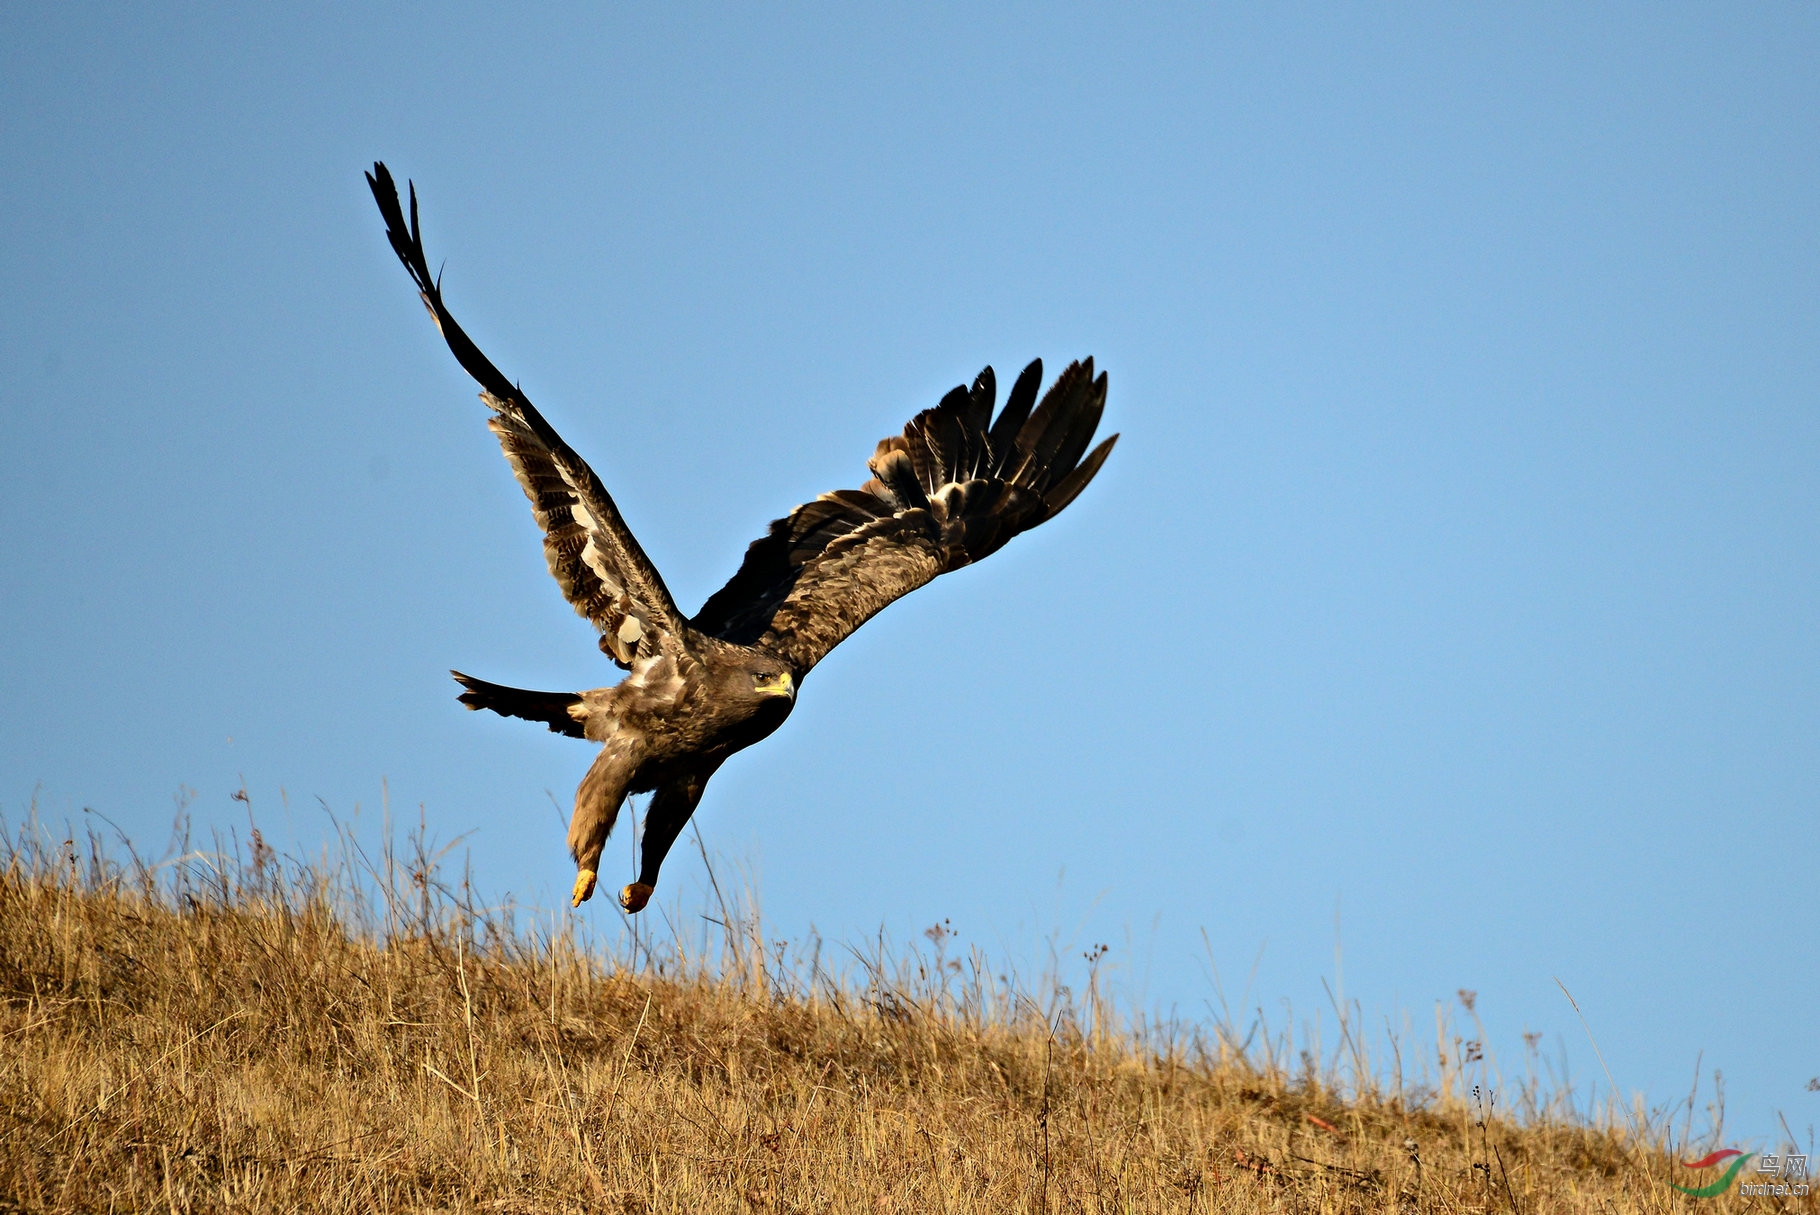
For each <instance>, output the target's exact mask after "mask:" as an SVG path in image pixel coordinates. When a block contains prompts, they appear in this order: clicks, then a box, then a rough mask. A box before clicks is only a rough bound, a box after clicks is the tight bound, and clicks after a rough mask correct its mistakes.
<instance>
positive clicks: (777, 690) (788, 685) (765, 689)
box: [752, 671, 796, 696]
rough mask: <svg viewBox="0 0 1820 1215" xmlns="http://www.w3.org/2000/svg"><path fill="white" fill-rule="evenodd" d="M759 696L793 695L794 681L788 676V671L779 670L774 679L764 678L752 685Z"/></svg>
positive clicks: (794, 689)
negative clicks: (764, 679)
mask: <svg viewBox="0 0 1820 1215" xmlns="http://www.w3.org/2000/svg"><path fill="white" fill-rule="evenodd" d="M752 686H753V688H754V689H755V690H756V691H757V692H758V693H759V695H761V696H795V695H796V681H795V680H793V679H791V678H790V672H788V671H781V672H779V673H778V676H777V678H776V679H771V680H766V681H764V682H761V683H756V684H753V685H752Z"/></svg>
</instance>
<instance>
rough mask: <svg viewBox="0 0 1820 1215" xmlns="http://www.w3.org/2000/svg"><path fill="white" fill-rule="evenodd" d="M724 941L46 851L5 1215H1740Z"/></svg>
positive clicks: (1349, 1086)
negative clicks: (654, 943) (587, 941)
mask: <svg viewBox="0 0 1820 1215" xmlns="http://www.w3.org/2000/svg"><path fill="white" fill-rule="evenodd" d="M344 843H345V841H344ZM349 858H351V859H349ZM727 919H728V922H729V923H732V924H734V925H735V927H732V928H729V929H728V930H727V932H726V934H725V936H724V937H723V938H722V939H721V941H720V943H719V946H718V948H717V952H716V956H715V957H713V958H702V957H699V956H694V955H691V954H690V953H688V952H687V951H684V950H683V949H681V948H680V946H678V945H677V944H676V943H675V942H674V941H672V942H671V943H670V944H669V945H668V946H667V947H666V948H665V950H663V951H662V952H659V951H656V950H654V949H653V948H651V947H650V946H649V944H648V943H642V942H641V943H635V944H634V945H632V946H630V947H628V948H627V949H623V950H620V951H618V952H619V953H620V954H621V955H622V956H618V957H614V956H609V955H608V953H607V952H606V951H601V950H597V949H589V948H585V947H584V946H583V943H581V942H578V941H577V939H576V938H575V936H574V935H573V931H572V929H571V927H570V925H571V924H572V923H573V922H574V921H572V920H571V919H570V918H569V917H568V916H566V915H562V916H548V915H545V916H544V917H542V920H541V921H540V922H547V923H550V924H553V925H555V927H554V929H553V930H551V929H545V930H538V929H536V928H532V929H522V928H517V927H515V926H514V922H513V919H512V917H511V916H510V915H509V914H506V913H498V912H495V913H490V914H489V913H484V912H482V911H481V910H479V909H477V908H475V907H474V906H473V905H472V904H471V902H470V901H469V900H468V899H467V897H466V895H465V889H464V888H462V887H456V888H455V889H447V888H445V887H443V886H442V885H440V884H439V880H438V878H437V875H436V873H435V871H434V868H433V866H432V865H430V864H429V863H428V862H427V860H426V859H425V858H424V857H423V856H422V855H421V852H419V854H417V855H416V856H412V857H409V858H399V857H394V856H391V855H389V854H387V855H382V856H381V857H380V858H379V859H378V860H377V861H375V862H373V863H371V864H368V863H367V862H366V861H364V860H363V859H362V858H361V855H360V853H359V852H358V849H356V848H354V847H353V846H352V845H351V844H346V850H345V852H344V855H343V858H342V859H341V860H340V861H338V862H337V863H336V864H335V865H334V866H332V867H330V868H327V869H325V868H324V867H322V866H316V867H309V868H306V867H300V866H297V865H286V864H281V863H279V862H278V861H277V859H276V858H274V857H273V856H272V855H271V854H270V851H269V850H268V849H266V847H265V846H264V844H263V843H262V842H260V841H259V840H258V838H257V836H256V835H255V836H254V842H253V846H252V849H251V855H250V857H243V858H242V859H240V860H234V859H233V856H232V853H231V852H230V856H229V861H228V862H224V861H222V860H221V859H220V858H219V856H217V855H215V854H210V855H208V856H203V855H200V854H196V853H187V854H186V855H185V856H182V857H180V858H179V859H178V860H177V861H176V862H175V863H170V864H167V865H165V866H162V867H153V866H147V865H144V864H142V863H139V862H138V861H136V860H129V861H128V862H127V863H126V864H124V865H115V864H112V863H110V862H108V861H107V860H106V859H105V857H104V855H103V851H102V850H101V849H100V848H99V847H97V846H96V842H95V841H94V840H93V839H92V838H91V839H89V840H87V841H74V840H64V839H61V838H60V837H59V836H49V837H47V836H45V835H43V834H42V832H41V831H40V830H39V829H38V828H37V827H36V825H35V823H28V824H27V825H26V827H25V828H23V829H22V830H20V831H18V832H16V833H14V834H13V835H12V836H11V837H10V838H8V839H6V840H5V841H4V852H3V853H0V997H3V998H4V1005H3V1006H0V1044H3V1045H0V1115H3V1117H0V1210H14V1209H18V1210H30V1211H56V1212H63V1211H102V1210H107V1211H114V1210H121V1211H129V1210H130V1211H151V1210H157V1211H167V1210H168V1211H172V1212H190V1211H195V1212H201V1211H236V1210H248V1211H280V1210H309V1211H324V1212H339V1211H349V1212H355V1211H358V1212H367V1211H407V1210H460V1211H588V1212H596V1211H608V1212H622V1211H623V1212H658V1211H662V1212H670V1211H677V1212H695V1211H742V1212H746V1211H759V1212H774V1211H775V1212H792V1211H865V1212H889V1211H899V1212H949V1213H953V1215H960V1213H961V1212H1037V1211H1042V1212H1047V1211H1076V1210H1079V1211H1092V1212H1100V1211H1182V1212H1217V1211H1254V1210H1297V1211H1301V1210H1306V1211H1348V1212H1350V1211H1391V1212H1405V1211H1407V1212H1426V1211H1437V1212H1438V1211H1474V1212H1478V1211H1504V1210H1510V1211H1515V1212H1521V1213H1523V1215H1529V1213H1531V1212H1535V1213H1538V1215H1539V1213H1542V1212H1551V1211H1563V1210H1572V1211H1580V1210H1587V1211H1601V1212H1613V1213H1630V1212H1642V1211H1667V1210H1675V1209H1684V1208H1692V1207H1697V1206H1700V1205H1708V1206H1714V1207H1716V1208H1719V1209H1724V1208H1730V1207H1732V1206H1735V1205H1738V1203H1739V1201H1740V1200H1737V1199H1734V1198H1727V1199H1721V1200H1717V1201H1716V1202H1714V1203H1706V1204H1701V1203H1697V1202H1694V1201H1692V1200H1688V1199H1685V1198H1682V1197H1681V1196H1680V1195H1678V1194H1676V1193H1674V1191H1672V1190H1671V1189H1670V1188H1669V1186H1668V1185H1667V1184H1666V1180H1665V1179H1666V1178H1668V1177H1669V1175H1670V1167H1671V1166H1670V1163H1669V1157H1668V1156H1667V1155H1665V1148H1666V1147H1667V1146H1668V1145H1667V1143H1666V1141H1665V1140H1664V1138H1663V1132H1662V1131H1661V1130H1660V1129H1659V1124H1660V1119H1658V1120H1657V1125H1656V1129H1651V1130H1649V1131H1647V1132H1646V1133H1643V1134H1635V1133H1633V1134H1629V1135H1626V1134H1625V1133H1623V1132H1622V1131H1621V1130H1619V1129H1614V1128H1611V1127H1608V1128H1606V1129H1599V1128H1597V1127H1595V1126H1593V1125H1590V1124H1589V1123H1588V1121H1587V1120H1586V1119H1584V1118H1576V1117H1574V1116H1573V1115H1572V1114H1571V1112H1569V1111H1568V1109H1567V1107H1565V1106H1562V1105H1560V1104H1559V1103H1557V1105H1556V1107H1554V1108H1553V1109H1550V1108H1548V1107H1546V1106H1538V1104H1537V1102H1536V1097H1537V1094H1536V1092H1535V1091H1534V1089H1533V1087H1532V1088H1529V1089H1527V1090H1520V1091H1519V1093H1518V1096H1517V1101H1516V1104H1517V1105H1518V1106H1519V1108H1520V1109H1522V1110H1525V1111H1526V1112H1524V1113H1523V1114H1521V1115H1520V1116H1519V1117H1518V1118H1516V1119H1514V1120H1513V1119H1511V1118H1507V1117H1504V1116H1502V1115H1499V1116H1496V1117H1482V1115H1484V1114H1486V1113H1487V1112H1488V1111H1487V1109H1486V1108H1485V1107H1483V1106H1482V1105H1480V1104H1478V1103H1475V1101H1474V1100H1473V1097H1472V1090H1471V1089H1470V1087H1469V1081H1470V1080H1471V1079H1472V1078H1473V1077H1472V1075H1471V1074H1470V1073H1462V1072H1460V1071H1459V1070H1458V1067H1457V1066H1456V1068H1455V1069H1454V1070H1453V1071H1452V1072H1451V1073H1449V1072H1445V1071H1444V1072H1443V1074H1442V1075H1441V1076H1440V1077H1439V1079H1438V1081H1437V1082H1436V1083H1435V1084H1433V1085H1431V1086H1429V1087H1427V1088H1424V1089H1421V1090H1414V1089H1406V1088H1404V1086H1403V1085H1402V1083H1401V1082H1400V1081H1399V1082H1396V1083H1394V1084H1393V1083H1389V1082H1384V1083H1378V1082H1373V1081H1370V1080H1369V1079H1366V1080H1364V1081H1363V1082H1361V1080H1360V1078H1359V1076H1358V1075H1357V1074H1356V1072H1357V1070H1358V1067H1357V1066H1356V1065H1359V1064H1360V1063H1361V1060H1360V1059H1359V1057H1358V1056H1357V1054H1356V1052H1352V1051H1351V1049H1350V1047H1351V1045H1352V1035H1351V1033H1350V1032H1349V1031H1348V1030H1347V1029H1346V1027H1345V1026H1344V1025H1343V1026H1342V1037H1343V1038H1344V1039H1345V1041H1346V1043H1347V1046H1346V1047H1345V1048H1343V1049H1342V1050H1341V1051H1340V1052H1338V1053H1337V1054H1336V1058H1335V1061H1334V1062H1333V1063H1331V1064H1328V1065H1326V1066H1325V1067H1323V1066H1321V1065H1319V1063H1318V1061H1317V1060H1316V1059H1315V1057H1314V1056H1312V1055H1310V1056H1306V1057H1305V1063H1304V1065H1303V1066H1301V1067H1299V1068H1297V1069H1296V1071H1295V1072H1294V1073H1293V1074H1292V1073H1291V1071H1290V1070H1289V1069H1288V1068H1287V1067H1286V1066H1285V1065H1284V1062H1283V1061H1284V1060H1287V1058H1288V1049H1289V1041H1288V1039H1287V1038H1284V1039H1281V1040H1280V1041H1278V1042H1275V1043H1272V1044H1270V1045H1266V1046H1263V1047H1256V1046H1254V1047H1253V1048H1251V1049H1248V1050H1240V1049H1239V1048H1238V1044H1237V1043H1236V1042H1235V1041H1234V1040H1233V1038H1234V1035H1233V1034H1232V1033H1231V1032H1230V1027H1229V1026H1218V1025H1216V1026H1213V1027H1209V1028H1208V1029H1207V1030H1206V1031H1205V1032H1200V1033H1197V1032H1190V1031H1185V1030H1179V1029H1178V1030H1170V1031H1163V1030H1157V1029H1155V1028H1152V1029H1149V1030H1143V1031H1140V1030H1134V1029H1131V1028H1128V1027H1127V1028H1123V1029H1121V1028H1119V1027H1118V1026H1116V1025H1115V1024H1114V1022H1113V1019H1112V1018H1111V1017H1110V1016H1109V1014H1108V1012H1107V1010H1106V1009H1105V1008H1104V1007H1103V1006H1102V1005H1101V1002H1100V1000H1099V998H1098V996H1097V993H1096V991H1095V990H1094V988H1093V986H1092V985H1089V988H1088V992H1087V996H1086V997H1085V998H1084V999H1083V1000H1082V1001H1080V1002H1078V1004H1076V1003H1074V1002H1070V1001H1068V1000H1067V999H1066V998H1065V996H1064V997H1063V998H1060V999H1058V998H1057V997H1056V995H1055V993H1054V992H1051V994H1050V996H1049V998H1048V1000H1047V1002H1038V1001H1033V1000H1032V999H1030V998H1029V997H1028V996H1025V995H1020V994H1018V993H1014V992H1009V991H1006V990H1004V989H1003V987H1002V986H998V985H995V984H994V983H993V982H992V981H991V976H990V974H989V973H986V972H985V971H984V970H983V969H982V968H980V967H978V966H975V967H973V968H972V969H971V971H970V972H969V971H968V969H967V968H965V967H957V966H956V965H955V964H954V963H952V962H950V961H949V960H948V959H947V958H946V957H945V956H944V955H943V954H942V946H943V944H944V942H943V940H942V939H941V934H940V933H939V932H938V933H936V934H935V937H934V938H933V944H934V947H935V952H934V954H933V955H932V954H931V953H930V951H928V950H923V951H920V952H919V951H914V950H913V951H907V952H905V953H903V954H902V955H901V956H899V957H898V958H897V959H896V960H895V961H887V960H886V959H884V958H883V957H881V956H874V957H872V958H871V959H869V960H868V961H866V962H864V963H863V964H861V965H860V966H859V967H858V969H857V971H856V973H857V977H849V978H847V979H844V980H842V979H836V978H831V977H829V976H828V975H827V974H826V973H825V972H823V971H822V970H821V969H820V968H819V966H813V967H811V968H810V972H809V974H808V975H807V976H806V977H805V976H804V975H803V974H801V973H800V970H796V971H792V970H791V969H790V968H788V967H785V966H783V965H782V964H781V962H779V961H777V960H776V959H775V958H773V959H772V960H771V961H770V962H769V963H767V961H766V957H767V955H766V952H765V949H764V944H763V942H761V941H760V940H759V938H758V936H757V934H756V931H755V930H754V929H753V928H752V927H751V925H750V921H746V922H744V924H743V925H741V923H740V921H738V920H737V919H736V918H735V917H727ZM634 961H636V963H637V964H636V965H634V964H633V962H634ZM957 972H958V973H957ZM1441 1032H1442V1037H1443V1040H1444V1041H1445V1038H1446V1033H1447V1031H1446V1030H1445V1029H1443V1030H1442V1031H1441ZM1265 1041H1266V1042H1270V1039H1269V1037H1268V1035H1265ZM1430 1053H1432V1048H1431V1052H1430ZM1456 1054H1457V1050H1456ZM1349 1058H1350V1059H1351V1060H1352V1062H1353V1064H1354V1065H1355V1074H1354V1075H1353V1076H1352V1077H1351V1079H1350V1080H1348V1081H1347V1082H1346V1083H1345V1084H1344V1085H1342V1083H1341V1080H1340V1075H1339V1073H1341V1072H1342V1071H1344V1066H1343V1065H1344V1064H1345V1062H1346V1060H1347V1059H1349ZM1399 1089H1402V1091H1401V1092H1400V1093H1399V1092H1398V1090H1399ZM1342 1091H1345V1092H1349V1093H1350V1094H1351V1095H1350V1097H1349V1098H1346V1099H1343V1098H1342V1096H1341V1093H1342ZM1483 1095H1484V1094H1483V1092H1481V1096H1483ZM1526 1103H1527V1104H1526ZM1501 1104H1502V1103H1501ZM1802 1209H1813V1207H1812V1204H1811V1202H1809V1203H1807V1204H1805V1205H1804V1206H1803V1208H1802Z"/></svg>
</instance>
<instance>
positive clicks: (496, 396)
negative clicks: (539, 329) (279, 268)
mask: <svg viewBox="0 0 1820 1215" xmlns="http://www.w3.org/2000/svg"><path fill="white" fill-rule="evenodd" d="M367 184H368V185H369V186H370V187H372V191H373V199H374V201H375V202H377V203H378V204H379V212H380V214H381V215H382V216H383V217H384V218H385V221H386V237H387V239H389V240H390V242H391V245H392V250H393V252H395V253H396V254H397V255H398V260H399V261H401V262H403V263H404V267H405V269H406V270H408V271H409V272H410V274H411V278H412V279H413V280H414V281H415V282H416V284H417V290H418V294H419V295H420V296H421V297H422V299H423V303H424V307H426V308H428V309H429V310H430V315H431V317H433V318H434V319H435V321H436V327H437V328H438V329H439V330H441V331H442V336H443V340H444V341H445V342H447V343H448V346H449V351H450V353H452V354H453V355H454V356H455V359H456V361H457V362H459V363H460V364H461V366H462V369H463V370H465V371H466V372H467V373H468V374H469V375H471V376H473V377H474V379H475V381H476V382H478V383H479V384H480V387H481V389H482V391H481V394H480V399H481V400H482V401H484V402H485V403H486V405H487V408H488V409H490V410H492V412H493V416H492V417H490V418H488V419H487V427H488V429H490V430H491V431H492V432H493V433H494V435H496V436H497V437H498V439H499V445H500V448H501V450H502V451H503V452H504V453H505V457H506V460H507V462H508V463H509V464H510V465H511V467H512V473H513V475H514V476H516V477H517V478H518V484H519V485H520V486H521V487H522V488H523V489H524V492H525V497H527V498H528V499H530V502H531V511H532V514H533V515H534V516H535V517H536V519H537V525H538V527H540V528H541V529H542V530H543V533H544V557H545V560H546V561H547V562H548V564H549V567H550V573H551V574H552V575H553V576H554V577H555V579H556V582H557V585H559V586H560V587H561V588H562V593H563V596H564V597H565V598H566V599H568V601H569V602H570V604H572V605H573V606H574V608H575V610H576V612H577V613H579V614H580V615H582V616H584V617H586V618H587V619H588V620H590V621H591V622H593V624H594V626H595V627H596V628H597V629H599V630H600V634H601V637H600V648H601V650H602V652H604V653H605V654H606V655H607V656H608V657H610V658H611V659H613V661H614V662H616V663H618V664H619V665H620V666H622V667H625V668H627V669H630V667H631V664H632V663H633V662H634V661H635V660H637V659H638V658H640V657H644V656H648V655H650V654H652V653H655V652H656V651H657V650H658V649H661V648H663V646H664V643H665V639H666V638H670V637H673V636H674V635H675V633H676V631H677V629H678V628H679V626H680V625H681V623H682V620H683V617H682V613H681V612H680V611H678V610H677V607H676V603H675V601H674V600H673V599H672V598H671V597H670V591H669V588H668V587H666V586H665V585H664V581H663V578H662V576H661V575H659V574H658V572H657V568H656V567H655V566H654V565H652V564H651V559H650V558H649V557H647V556H646V555H645V552H644V549H643V548H641V547H640V546H639V543H638V539H637V537H635V536H633V535H632V531H631V529H630V528H628V527H627V526H626V523H625V520H624V519H623V518H622V517H621V516H620V513H619V508H618V507H617V506H616V505H615V504H614V502H613V498H612V495H610V494H609V493H607V490H606V487H605V486H604V485H602V484H601V482H600V478H599V477H597V476H595V474H594V470H593V469H591V468H589V467H588V465H587V462H586V461H584V460H583V459H582V458H581V457H580V456H578V455H576V454H575V452H574V451H573V450H572V449H571V448H570V447H569V445H568V444H567V443H565V442H563V440H562V437H561V436H560V435H558V434H557V433H556V430H555V428H554V427H552V426H551V425H550V424H549V422H547V421H546V420H545V419H544V416H543V415H542V414H541V413H539V412H538V411H537V408H536V407H535V406H534V405H532V404H531V402H530V400H529V399H528V398H527V397H526V396H525V395H524V392H523V390H522V389H520V388H519V387H518V386H517V385H515V384H513V383H511V382H510V381H509V380H507V379H506V377H505V376H504V375H503V374H501V372H500V370H499V368H497V367H495V366H494V365H493V362H492V360H490V359H488V358H487V356H486V355H484V354H482V353H481V351H480V348H479V347H477V346H476V345H475V344H474V342H473V341H472V339H470V338H469V337H468V335H467V334H466V333H465V332H464V331H463V330H462V328H461V326H460V325H458V324H457V323H456V322H455V318H454V317H453V316H451V315H450V314H449V310H448V309H447V308H446V307H445V306H444V305H443V301H442V289H441V284H440V282H439V281H438V279H437V278H435V277H433V276H432V275H431V274H430V268H429V259H428V258H427V257H426V256H425V254H424V250H423V239H422V234H421V233H420V231H419V229H418V224H417V191H416V188H415V186H413V187H412V188H411V191H410V197H411V213H410V222H409V225H408V226H407V225H406V222H405V215H404V210H403V208H402V207H401V206H400V205H399V199H398V186H397V184H396V183H395V182H394V181H393V180H392V175H391V173H390V172H389V171H388V170H387V169H386V167H385V165H383V164H379V163H375V164H374V166H373V172H371V173H369V174H367Z"/></svg>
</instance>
